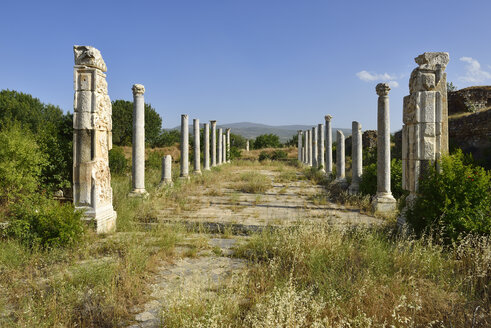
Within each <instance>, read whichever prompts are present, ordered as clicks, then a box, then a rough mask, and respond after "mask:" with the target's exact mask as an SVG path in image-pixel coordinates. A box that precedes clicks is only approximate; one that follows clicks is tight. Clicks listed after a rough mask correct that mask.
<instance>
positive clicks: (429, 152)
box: [419, 137, 436, 161]
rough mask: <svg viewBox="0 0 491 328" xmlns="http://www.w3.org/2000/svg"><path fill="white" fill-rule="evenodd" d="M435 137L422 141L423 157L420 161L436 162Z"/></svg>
mask: <svg viewBox="0 0 491 328" xmlns="http://www.w3.org/2000/svg"><path fill="white" fill-rule="evenodd" d="M435 142H436V140H435V137H425V138H424V139H423V140H422V145H421V149H422V153H421V157H420V158H419V159H421V160H430V161H434V160H435Z"/></svg>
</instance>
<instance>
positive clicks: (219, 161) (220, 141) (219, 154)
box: [217, 128, 223, 165]
mask: <svg viewBox="0 0 491 328" xmlns="http://www.w3.org/2000/svg"><path fill="white" fill-rule="evenodd" d="M222 135H223V130H222V128H220V129H218V147H217V165H222V156H223V151H222V147H223V138H222Z"/></svg>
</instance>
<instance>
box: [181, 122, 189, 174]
mask: <svg viewBox="0 0 491 328" xmlns="http://www.w3.org/2000/svg"><path fill="white" fill-rule="evenodd" d="M180 178H183V179H188V178H189V124H188V116H187V115H186V114H183V115H181V175H180Z"/></svg>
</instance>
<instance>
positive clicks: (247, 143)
mask: <svg viewBox="0 0 491 328" xmlns="http://www.w3.org/2000/svg"><path fill="white" fill-rule="evenodd" d="M246 151H249V140H246Z"/></svg>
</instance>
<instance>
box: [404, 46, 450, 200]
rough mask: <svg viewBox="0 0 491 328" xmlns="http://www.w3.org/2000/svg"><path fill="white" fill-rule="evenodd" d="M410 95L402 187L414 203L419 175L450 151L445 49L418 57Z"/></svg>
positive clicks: (405, 122)
mask: <svg viewBox="0 0 491 328" xmlns="http://www.w3.org/2000/svg"><path fill="white" fill-rule="evenodd" d="M415 61H416V63H417V64H418V67H417V68H415V69H414V70H413V72H412V73H411V78H410V80H409V93H410V94H409V96H406V97H404V104H403V122H404V126H403V128H402V187H403V188H404V189H405V190H408V191H409V196H408V197H407V198H406V203H407V204H408V205H409V206H411V205H412V203H413V201H414V198H415V197H416V195H417V192H418V181H419V177H420V175H421V174H422V172H424V171H425V170H426V169H427V168H428V167H429V166H430V165H437V168H438V160H439V159H440V158H441V156H442V155H443V154H445V153H448V105H447V73H445V68H446V66H447V64H448V61H449V55H448V53H446V52H425V53H424V54H422V55H420V56H418V57H416V58H415Z"/></svg>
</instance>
